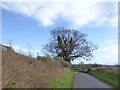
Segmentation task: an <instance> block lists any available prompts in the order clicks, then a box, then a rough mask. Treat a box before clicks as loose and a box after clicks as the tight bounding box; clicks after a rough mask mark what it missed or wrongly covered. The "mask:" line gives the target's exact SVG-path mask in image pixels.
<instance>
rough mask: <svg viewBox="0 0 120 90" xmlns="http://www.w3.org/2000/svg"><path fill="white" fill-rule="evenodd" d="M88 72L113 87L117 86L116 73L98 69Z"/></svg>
mask: <svg viewBox="0 0 120 90" xmlns="http://www.w3.org/2000/svg"><path fill="white" fill-rule="evenodd" d="M88 73H89V74H90V75H92V76H95V77H96V78H98V79H100V80H103V81H105V82H106V83H108V84H110V85H112V86H113V87H115V88H118V75H115V74H112V73H105V72H98V71H91V72H88Z"/></svg>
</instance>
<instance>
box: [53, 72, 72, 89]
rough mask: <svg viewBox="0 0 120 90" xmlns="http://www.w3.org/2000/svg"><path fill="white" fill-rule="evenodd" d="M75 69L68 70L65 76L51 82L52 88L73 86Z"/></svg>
mask: <svg viewBox="0 0 120 90" xmlns="http://www.w3.org/2000/svg"><path fill="white" fill-rule="evenodd" d="M72 82H73V71H68V72H67V73H66V74H65V75H64V76H62V77H60V78H58V79H57V80H56V81H55V82H53V83H52V84H51V88H72Z"/></svg>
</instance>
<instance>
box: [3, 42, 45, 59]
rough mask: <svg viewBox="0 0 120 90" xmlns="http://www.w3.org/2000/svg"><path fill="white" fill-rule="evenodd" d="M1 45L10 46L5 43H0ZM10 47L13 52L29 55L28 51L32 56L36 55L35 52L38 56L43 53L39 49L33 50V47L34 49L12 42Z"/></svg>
mask: <svg viewBox="0 0 120 90" xmlns="http://www.w3.org/2000/svg"><path fill="white" fill-rule="evenodd" d="M2 45H5V46H10V45H9V44H7V43H2ZM12 48H13V50H14V51H15V52H17V53H20V54H24V55H29V52H31V55H32V56H33V57H36V56H37V52H38V53H39V55H40V56H43V55H44V54H43V53H42V52H41V51H40V50H35V49H34V50H33V49H31V50H29V49H28V48H25V47H21V46H20V45H17V44H12Z"/></svg>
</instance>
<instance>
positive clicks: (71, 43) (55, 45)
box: [44, 27, 97, 62]
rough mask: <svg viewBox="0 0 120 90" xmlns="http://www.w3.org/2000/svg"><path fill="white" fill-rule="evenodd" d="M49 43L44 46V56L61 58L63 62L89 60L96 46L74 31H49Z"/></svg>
mask: <svg viewBox="0 0 120 90" xmlns="http://www.w3.org/2000/svg"><path fill="white" fill-rule="evenodd" d="M51 36H52V38H51V41H50V42H49V43H48V44H47V45H45V47H44V52H45V54H48V55H52V56H58V57H62V58H63V59H64V60H65V61H68V62H71V61H72V60H74V59H76V58H78V57H80V58H83V59H86V60H90V59H91V58H92V57H93V55H92V51H93V50H95V49H97V46H96V45H94V44H93V43H92V42H90V41H87V40H86V36H87V35H86V34H84V33H81V32H80V31H78V30H74V29H65V28H60V27H59V28H57V29H54V30H52V31H51Z"/></svg>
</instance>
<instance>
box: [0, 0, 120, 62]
mask: <svg viewBox="0 0 120 90" xmlns="http://www.w3.org/2000/svg"><path fill="white" fill-rule="evenodd" d="M98 1H99V0H98ZM117 5H118V3H117V2H102V1H99V2H96V1H94V0H92V2H85V1H82V2H81V0H76V2H75V1H74V0H71V1H68V0H61V1H58V2H57V1H54V0H50V1H48V2H47V1H46V0H44V1H42V0H41V1H40V2H34V3H33V2H14V3H13V2H2V3H1V7H0V8H2V43H3V44H5V45H7V44H8V42H9V41H11V42H12V46H13V48H14V50H15V51H17V52H22V53H28V51H29V50H28V49H29V48H30V49H31V51H32V54H33V55H34V56H36V53H37V52H40V54H41V55H43V53H42V48H43V45H45V44H46V43H47V42H48V41H49V39H50V30H53V29H55V28H57V27H65V28H74V29H77V30H80V31H81V32H83V33H86V34H87V35H88V36H87V39H88V40H89V41H92V42H93V43H94V44H97V45H98V46H99V48H98V49H97V50H96V51H94V52H93V54H94V58H93V59H92V60H91V61H89V62H88V61H85V60H82V59H77V60H74V61H73V62H72V63H73V64H75V63H80V62H81V61H83V62H85V63H98V64H117V63H118V29H117V26H118V25H117V24H118V22H117V20H118V12H117V9H118V8H117Z"/></svg>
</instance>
